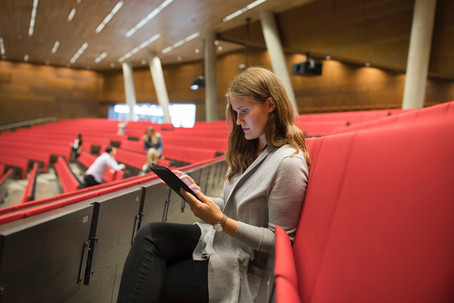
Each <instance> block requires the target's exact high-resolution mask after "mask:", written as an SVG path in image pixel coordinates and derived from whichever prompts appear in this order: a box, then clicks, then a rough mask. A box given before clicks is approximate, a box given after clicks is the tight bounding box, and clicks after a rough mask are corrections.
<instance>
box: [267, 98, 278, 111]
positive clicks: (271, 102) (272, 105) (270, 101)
mask: <svg viewBox="0 0 454 303" xmlns="http://www.w3.org/2000/svg"><path fill="white" fill-rule="evenodd" d="M266 105H267V106H268V112H269V113H271V112H272V111H273V110H274V109H275V108H276V104H275V103H274V100H273V98H271V97H269V98H268V99H266Z"/></svg>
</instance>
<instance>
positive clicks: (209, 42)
mask: <svg viewBox="0 0 454 303" xmlns="http://www.w3.org/2000/svg"><path fill="white" fill-rule="evenodd" d="M215 39H216V35H215V33H214V32H213V31H208V32H207V33H206V38H205V49H204V57H205V59H204V60H205V62H204V65H205V68H204V69H205V70H204V73H205V108H206V110H205V114H206V121H216V120H218V102H217V97H218V89H217V82H216V48H215V45H214V40H215Z"/></svg>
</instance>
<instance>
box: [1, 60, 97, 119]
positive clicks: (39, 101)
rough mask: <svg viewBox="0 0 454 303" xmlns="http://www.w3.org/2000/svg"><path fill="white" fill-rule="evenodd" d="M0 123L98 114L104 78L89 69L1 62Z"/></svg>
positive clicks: (94, 115) (95, 115)
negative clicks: (79, 69) (81, 69)
mask: <svg viewBox="0 0 454 303" xmlns="http://www.w3.org/2000/svg"><path fill="white" fill-rule="evenodd" d="M0 73H1V75H2V76H1V77H0V108H1V110H0V124H2V125H4V124H9V123H14V122H19V121H26V120H32V119H38V118H43V117H57V118H78V117H97V116H98V106H97V103H98V97H99V96H98V94H99V93H100V90H101V87H102V82H103V78H102V76H101V75H100V74H98V73H95V72H91V71H78V70H72V69H68V68H55V67H50V66H45V65H43V66H37V65H31V64H25V63H11V62H6V61H0Z"/></svg>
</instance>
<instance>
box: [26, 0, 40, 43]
mask: <svg viewBox="0 0 454 303" xmlns="http://www.w3.org/2000/svg"><path fill="white" fill-rule="evenodd" d="M38 2H39V0H33V8H32V15H31V17H30V27H29V28H28V35H29V36H33V31H34V30H35V20H36V11H37V10H38Z"/></svg>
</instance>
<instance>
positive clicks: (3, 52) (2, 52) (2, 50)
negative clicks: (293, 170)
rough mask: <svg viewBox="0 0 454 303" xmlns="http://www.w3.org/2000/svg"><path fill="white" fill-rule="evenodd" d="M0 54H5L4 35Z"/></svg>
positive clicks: (0, 43) (1, 40) (0, 44)
mask: <svg viewBox="0 0 454 303" xmlns="http://www.w3.org/2000/svg"><path fill="white" fill-rule="evenodd" d="M0 54H2V55H5V44H4V43H3V37H0Z"/></svg>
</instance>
